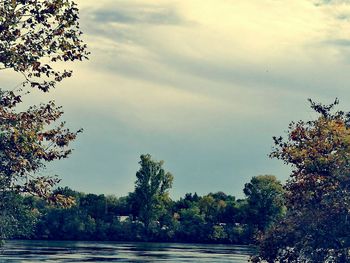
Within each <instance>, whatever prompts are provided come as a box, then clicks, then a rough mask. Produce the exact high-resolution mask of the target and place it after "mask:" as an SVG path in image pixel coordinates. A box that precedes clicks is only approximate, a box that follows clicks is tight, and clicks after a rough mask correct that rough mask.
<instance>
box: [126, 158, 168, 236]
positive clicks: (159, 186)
mask: <svg viewBox="0 0 350 263" xmlns="http://www.w3.org/2000/svg"><path fill="white" fill-rule="evenodd" d="M140 158H141V161H140V162H139V164H140V165H141V168H140V170H139V171H138V172H137V173H136V178H137V180H136V182H135V190H134V192H133V194H132V199H133V206H134V207H136V210H137V216H138V219H139V220H140V221H141V222H143V223H144V225H145V229H146V233H147V234H149V230H150V224H151V223H152V222H155V221H156V220H158V218H159V217H160V216H161V215H162V214H164V213H165V212H166V211H165V208H166V203H167V202H169V201H170V198H169V189H170V188H171V187H172V183H173V175H172V174H171V173H169V172H165V170H164V169H163V168H162V166H163V164H164V162H163V161H155V160H153V159H152V156H151V155H150V154H144V155H141V157H140Z"/></svg>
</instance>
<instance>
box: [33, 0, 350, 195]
mask: <svg viewBox="0 0 350 263" xmlns="http://www.w3.org/2000/svg"><path fill="white" fill-rule="evenodd" d="M77 3H78V5H79V7H80V13H81V26H82V30H83V31H84V33H85V34H84V39H85V41H86V42H87V44H88V45H89V50H90V51H91V53H92V54H91V57H90V60H89V61H87V62H83V63H76V64H74V65H73V69H74V70H75V74H74V76H73V77H72V78H71V79H69V80H66V81H65V82H63V83H61V84H60V85H59V86H58V87H57V89H56V90H55V91H53V92H51V93H50V94H45V95H41V94H39V93H34V95H32V96H35V99H34V100H37V101H42V100H49V99H50V98H55V100H56V102H57V104H61V105H63V106H64V108H65V112H66V113H65V117H64V118H65V120H67V123H68V126H70V127H73V128H80V127H83V128H84V129H85V131H84V133H83V134H81V135H80V136H79V138H78V140H77V142H76V143H75V144H74V148H75V151H74V154H73V155H72V156H71V157H70V158H69V159H67V160H64V161H59V162H57V163H56V164H55V165H53V166H50V167H49V169H48V172H50V173H56V174H59V175H60V176H61V178H62V179H63V182H62V185H68V186H70V187H72V188H73V189H76V190H79V191H85V192H93V193H106V194H116V195H118V196H122V195H125V194H127V193H128V192H130V191H132V190H133V185H134V181H135V179H136V177H135V172H136V171H137V169H138V161H139V156H140V154H142V153H150V154H151V155H152V156H153V157H154V158H155V159H157V160H160V159H162V160H164V161H165V168H166V170H168V171H170V172H172V173H173V175H174V185H173V189H172V191H171V194H172V196H173V197H174V198H178V197H180V196H183V195H184V194H185V193H186V192H197V193H199V194H205V193H208V192H215V191H224V192H226V193H228V194H233V195H236V196H239V197H241V196H242V195H243V194H242V188H243V186H244V183H246V182H248V181H249V180H250V179H251V177H252V176H255V175H259V174H274V175H276V176H277V177H278V178H279V179H281V180H285V179H286V178H287V177H288V174H289V169H288V168H287V167H285V166H284V165H283V164H282V163H281V162H280V161H278V160H270V159H269V158H268V154H269V152H270V151H271V147H272V136H274V135H283V133H284V131H285V130H286V129H287V126H288V124H289V122H290V121H292V120H299V119H310V118H313V117H314V114H313V113H312V111H311V110H310V109H309V105H308V102H307V98H313V99H314V100H316V101H320V102H323V103H330V102H332V101H333V100H334V99H335V98H336V97H338V98H339V99H340V108H341V109H343V110H350V89H349V87H350V85H349V84H350V67H349V64H350V4H348V3H350V1H331V0H329V1H318V0H317V1H309V0H295V1H279V0H249V1H247V0H217V1H209V0H186V1H183V0H182V1H180V0H179V1H175V0H174V1H167V0H157V1H151V0H140V1H134V0H125V1H119V0H100V1H95V0H78V1H77Z"/></svg>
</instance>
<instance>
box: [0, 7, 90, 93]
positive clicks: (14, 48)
mask: <svg viewBox="0 0 350 263" xmlns="http://www.w3.org/2000/svg"><path fill="white" fill-rule="evenodd" d="M78 20H79V16H78V8H77V6H76V4H75V3H74V2H73V1H71V0H0V70H2V69H13V70H14V71H16V72H19V73H21V74H22V75H23V76H24V78H25V81H24V83H23V85H25V84H29V85H30V86H31V87H34V88H38V89H40V90H43V91H48V90H49V89H50V88H52V87H55V85H56V83H57V82H60V81H62V80H63V79H64V78H67V77H70V76H71V74H72V72H71V71H67V70H63V71H59V70H55V69H54V68H53V67H52V64H53V63H55V62H59V61H63V62H66V61H75V60H82V59H85V58H87V55H88V52H87V51H86V45H85V44H84V43H83V41H82V39H81V34H82V32H81V31H80V30H79V22H78Z"/></svg>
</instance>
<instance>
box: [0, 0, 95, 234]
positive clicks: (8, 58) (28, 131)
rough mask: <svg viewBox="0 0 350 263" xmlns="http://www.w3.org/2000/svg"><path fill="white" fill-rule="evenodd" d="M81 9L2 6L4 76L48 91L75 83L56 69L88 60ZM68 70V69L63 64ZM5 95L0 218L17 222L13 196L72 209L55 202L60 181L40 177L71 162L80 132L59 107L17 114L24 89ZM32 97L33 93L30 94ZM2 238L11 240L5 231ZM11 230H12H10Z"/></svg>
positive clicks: (28, 2)
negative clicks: (54, 165)
mask: <svg viewBox="0 0 350 263" xmlns="http://www.w3.org/2000/svg"><path fill="white" fill-rule="evenodd" d="M78 21H79V17H78V9H77V7H76V4H75V3H74V2H73V1H71V0H0V71H5V70H13V71H15V72H17V73H19V76H22V77H23V78H24V79H23V80H22V82H21V84H22V86H23V87H24V86H29V87H32V88H38V89H39V90H42V91H48V90H49V89H50V88H53V87H55V85H56V83H57V82H60V81H62V80H63V79H64V78H67V77H70V76H71V74H72V72H71V71H69V70H66V69H64V70H62V71H60V70H58V69H54V68H53V64H55V63H56V62H68V61H75V60H83V59H85V58H87V56H88V52H87V51H86V45H85V44H84V43H83V41H82V39H81V34H82V33H81V31H80V30H79V23H78ZM60 67H62V63H60ZM20 86H21V85H19V88H15V89H13V87H9V90H0V195H1V196H0V217H1V216H2V218H9V216H10V217H11V214H9V213H11V211H13V209H10V206H11V201H10V200H9V199H8V198H7V197H8V196H12V194H11V192H17V193H30V194H34V195H38V196H40V197H45V198H46V199H49V200H50V201H54V202H60V203H64V204H66V205H69V204H71V203H72V199H69V198H68V199H67V198H64V197H63V196H62V195H59V194H57V195H55V196H53V195H52V194H51V192H50V189H51V187H52V186H53V185H55V184H56V183H57V182H58V181H59V179H58V178H56V177H50V176H41V175H38V172H39V171H42V170H43V168H44V167H45V163H46V162H50V161H53V160H57V159H62V158H66V157H67V156H68V155H69V154H70V153H71V150H70V149H69V148H68V145H69V143H70V142H71V141H72V140H74V139H75V138H76V135H77V133H79V132H80V131H78V132H71V131H69V130H68V129H66V128H65V124H64V123H60V124H58V125H57V126H56V127H55V126H54V125H55V123H56V122H58V121H59V119H60V117H61V116H62V114H63V111H62V109H61V108H60V107H57V106H56V105H55V104H54V102H49V103H47V104H41V105H38V106H32V107H30V108H29V109H28V110H26V111H19V110H17V106H18V104H19V103H20V102H21V101H22V99H23V94H21V93H22V87H20ZM27 91H28V90H27ZM0 230H1V231H2V232H1V233H0V235H1V237H6V235H5V234H4V233H6V232H7V233H10V232H11V231H5V230H4V228H3V227H2V228H1V229H0ZM7 230H8V229H7Z"/></svg>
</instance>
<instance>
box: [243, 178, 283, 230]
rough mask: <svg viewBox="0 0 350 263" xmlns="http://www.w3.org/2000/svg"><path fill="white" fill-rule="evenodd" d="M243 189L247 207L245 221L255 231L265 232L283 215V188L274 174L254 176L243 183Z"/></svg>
mask: <svg viewBox="0 0 350 263" xmlns="http://www.w3.org/2000/svg"><path fill="white" fill-rule="evenodd" d="M243 191H244V194H245V195H246V196H247V201H248V207H249V209H248V210H247V215H246V216H247V219H246V221H247V222H249V223H250V224H251V225H252V226H254V228H255V229H256V230H257V231H260V232H265V231H266V230H267V229H268V228H269V227H270V226H271V225H272V224H273V223H274V222H276V221H277V220H278V219H280V218H281V217H282V216H283V212H284V204H283V202H284V197H283V195H284V190H283V186H282V184H281V182H280V181H278V180H277V179H276V177H275V176H273V175H260V176H255V177H253V178H252V179H251V181H250V182H249V183H247V184H245V186H244V190H243ZM253 231H254V230H253Z"/></svg>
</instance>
